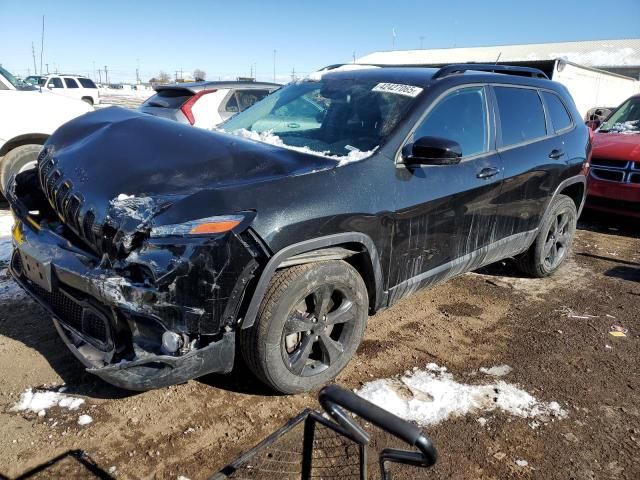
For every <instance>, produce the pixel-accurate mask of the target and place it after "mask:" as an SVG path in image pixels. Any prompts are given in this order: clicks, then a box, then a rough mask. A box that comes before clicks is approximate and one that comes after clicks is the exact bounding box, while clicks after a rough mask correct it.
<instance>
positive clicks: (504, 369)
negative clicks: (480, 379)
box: [480, 365, 513, 377]
mask: <svg viewBox="0 0 640 480" xmlns="http://www.w3.org/2000/svg"><path fill="white" fill-rule="evenodd" d="M512 370H513V368H511V367H510V366H509V365H496V366H495V367H491V368H485V367H481V368H480V372H481V373H484V374H485V375H491V376H492V377H504V376H505V375H508V374H509V373H511V371H512Z"/></svg>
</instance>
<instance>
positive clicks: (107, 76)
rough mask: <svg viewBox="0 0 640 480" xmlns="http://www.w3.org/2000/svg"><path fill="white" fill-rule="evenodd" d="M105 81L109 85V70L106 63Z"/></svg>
mask: <svg viewBox="0 0 640 480" xmlns="http://www.w3.org/2000/svg"><path fill="white" fill-rule="evenodd" d="M104 83H106V84H107V85H109V70H108V69H107V66H106V65H105V66H104Z"/></svg>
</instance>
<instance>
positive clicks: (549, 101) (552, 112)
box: [542, 92, 571, 132]
mask: <svg viewBox="0 0 640 480" xmlns="http://www.w3.org/2000/svg"><path fill="white" fill-rule="evenodd" d="M542 98H544V103H545V104H546V106H547V113H548V114H549V118H550V119H551V125H553V129H554V130H555V131H556V132H559V131H560V130H564V129H565V128H567V127H570V126H571V117H570V116H569V112H567V108H566V107H565V106H564V103H562V100H560V98H559V97H558V96H557V95H556V94H555V93H551V92H542Z"/></svg>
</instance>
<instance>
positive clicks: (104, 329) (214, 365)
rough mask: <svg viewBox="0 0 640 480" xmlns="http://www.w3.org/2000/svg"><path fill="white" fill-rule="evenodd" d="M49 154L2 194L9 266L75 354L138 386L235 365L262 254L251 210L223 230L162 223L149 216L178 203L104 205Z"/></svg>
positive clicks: (93, 368)
mask: <svg viewBox="0 0 640 480" xmlns="http://www.w3.org/2000/svg"><path fill="white" fill-rule="evenodd" d="M50 154H51V152H49V153H48V152H47V149H45V150H44V151H43V154H41V157H40V158H39V164H38V168H37V169H36V170H32V171H28V172H24V173H21V174H19V175H18V176H17V177H15V179H13V183H12V185H11V187H10V189H9V191H8V193H7V198H8V200H9V202H10V204H11V208H12V210H13V212H14V215H15V217H16V223H15V226H14V231H13V239H14V246H15V248H14V252H13V255H12V259H11V265H10V271H11V274H12V275H13V277H14V279H15V280H16V281H17V282H18V283H19V284H20V285H21V286H22V287H23V288H24V289H25V290H26V291H27V292H28V293H29V294H30V295H31V296H32V297H33V298H34V299H35V300H36V301H38V302H39V303H40V304H41V305H42V306H43V307H45V308H46V309H47V310H48V311H49V312H50V313H51V314H52V316H53V318H54V324H55V327H56V329H57V331H58V333H59V334H60V336H61V337H62V339H63V340H64V342H65V343H66V344H67V346H68V347H69V349H70V350H71V351H72V352H73V353H74V355H75V356H76V357H77V358H78V359H79V360H80V361H81V362H82V363H83V364H84V365H85V366H86V368H87V370H88V371H89V372H91V373H93V374H95V375H98V376H99V377H101V378H102V379H104V380H105V381H107V382H109V383H112V384H114V385H117V386H119V387H122V388H126V389H131V390H147V389H152V388H158V387H162V386H166V385H170V384H175V383H180V382H184V381H187V380H189V379H191V378H195V377H198V376H201V375H204V374H207V373H211V372H221V373H227V372H229V371H231V369H232V367H233V363H234V355H235V327H236V324H237V321H238V319H239V318H240V316H241V314H242V311H241V309H242V306H243V298H244V295H245V291H246V290H247V288H248V286H249V285H250V284H251V281H252V279H253V278H254V276H255V275H256V273H257V271H258V270H259V268H260V266H261V265H262V264H263V263H264V262H263V259H264V257H265V255H266V252H265V250H264V248H263V247H262V245H261V243H260V242H259V240H258V239H257V238H256V237H255V236H254V235H253V234H252V232H251V230H250V229H248V228H247V226H248V224H249V223H250V222H251V219H252V216H253V213H251V212H243V215H242V216H241V218H240V219H238V220H237V221H236V220H235V219H234V221H233V222H230V223H228V224H226V226H225V228H226V227H231V228H229V229H227V230H224V229H220V228H218V229H216V228H205V229H202V231H198V230H195V231H196V234H193V235H190V234H189V232H186V234H185V232H183V231H182V230H180V228H178V227H181V226H172V225H168V226H160V227H158V226H155V225H154V218H156V217H157V216H158V215H159V214H161V213H162V212H164V211H166V210H167V209H168V208H170V207H171V205H172V204H173V203H174V202H175V201H177V200H178V199H179V198H177V197H170V196H162V195H159V196H156V197H152V198H151V197H144V198H138V197H128V196H124V195H123V196H117V197H116V198H114V199H112V200H111V201H110V202H109V203H108V204H107V205H105V206H104V209H103V210H100V209H98V208H95V207H93V206H91V205H88V203H89V202H87V201H86V199H85V198H83V196H82V192H80V191H77V189H75V188H74V185H73V182H70V181H68V176H67V175H65V172H64V171H63V169H62V168H59V167H58V166H57V165H56V162H55V160H54V159H53V158H51V155H50ZM81 174H82V173H81V172H80V173H78V172H76V175H81ZM76 182H77V180H76ZM227 221H228V220H227ZM207 225H211V224H207ZM174 227H175V228H174Z"/></svg>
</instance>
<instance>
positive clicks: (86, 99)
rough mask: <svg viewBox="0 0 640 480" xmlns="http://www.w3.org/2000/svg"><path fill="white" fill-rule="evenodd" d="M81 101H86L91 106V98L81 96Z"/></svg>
mask: <svg viewBox="0 0 640 480" xmlns="http://www.w3.org/2000/svg"><path fill="white" fill-rule="evenodd" d="M82 101H83V102H87V103H88V104H89V105H91V106H92V107H93V98H91V97H82Z"/></svg>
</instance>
